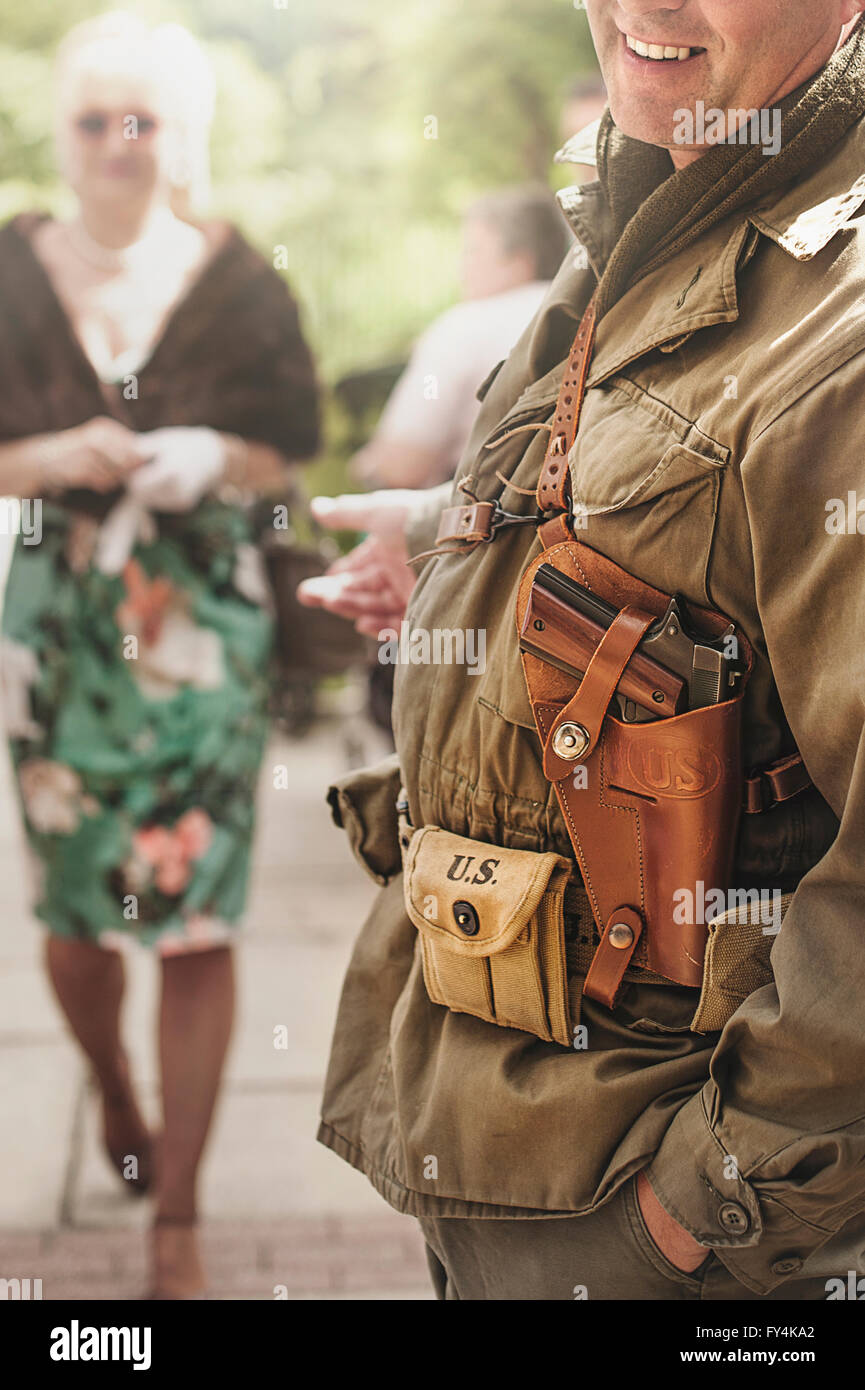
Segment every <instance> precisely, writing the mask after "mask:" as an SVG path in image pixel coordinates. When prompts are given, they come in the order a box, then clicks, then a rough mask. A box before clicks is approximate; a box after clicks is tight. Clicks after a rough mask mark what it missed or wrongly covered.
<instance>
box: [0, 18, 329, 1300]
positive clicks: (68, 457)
mask: <svg viewBox="0 0 865 1390" xmlns="http://www.w3.org/2000/svg"><path fill="white" fill-rule="evenodd" d="M57 92H58V111H57V146H58V153H59V161H60V168H61V171H62V173H63V175H64V177H65V179H66V181H67V182H68V184H69V186H70V187H71V190H72V192H73V193H74V195H75V199H76V202H77V211H76V212H75V214H74V215H73V216H72V217H71V218H69V219H68V220H55V219H53V218H51V217H48V216H45V215H42V214H39V213H24V214H21V215H19V216H17V217H15V218H14V219H13V220H12V221H11V222H10V223H8V224H7V225H6V226H5V227H3V228H2V230H0V373H2V379H3V382H4V389H3V393H2V399H0V494H6V495H10V494H13V495H17V496H20V497H22V498H40V499H42V500H43V511H42V539H41V543H40V544H38V545H25V544H24V543H23V539H24V538H23V537H22V538H20V539H19V543H18V545H17V547H16V551H15V554H14V557H13V561H12V567H11V571H10V575H9V582H8V587H7V595H6V608H5V614H4V621H3V667H4V684H5V686H6V689H7V692H8V691H9V689H10V686H11V687H14V689H13V692H12V698H10V699H8V702H7V708H8V711H9V726H8V734H9V737H10V740H11V750H12V759H13V765H14V768H15V772H16V776H17V784H18V788H19V791H20V796H21V803H22V809H23V814H24V823H25V828H26V832H27V838H28V843H29V846H30V848H31V850H32V858H33V862H34V866H35V868H36V871H37V872H36V877H37V895H36V904H35V910H36V913H37V915H38V917H39V918H41V920H42V922H43V923H44V924H45V926H46V927H47V929H48V931H47V964H48V970H49V974H50V978H51V980H52V983H53V986H54V989H55V992H56V994H57V998H58V1000H59V1002H60V1005H61V1007H62V1009H63V1011H64V1013H65V1015H66V1018H67V1019H68V1022H69V1025H70V1028H71V1030H72V1032H73V1034H74V1036H75V1038H76V1039H77V1041H78V1043H79V1044H80V1045H81V1047H82V1049H83V1050H84V1052H85V1053H86V1055H87V1057H88V1059H89V1061H90V1063H91V1064H92V1069H93V1072H94V1074H95V1077H96V1080H97V1082H98V1084H99V1087H100V1089H101V1100H102V1111H103V1123H104V1138H105V1144H106V1148H107V1151H108V1153H109V1155H110V1157H111V1159H112V1160H113V1162H114V1163H115V1165H116V1166H117V1168H118V1170H120V1171H121V1172H122V1173H123V1175H124V1176H125V1177H126V1179H127V1181H128V1182H129V1183H130V1185H131V1186H134V1187H136V1188H137V1189H138V1190H145V1189H148V1188H149V1189H150V1190H151V1191H152V1193H153V1195H154V1197H155V1215H154V1226H153V1239H152V1257H153V1265H152V1271H153V1277H152V1293H153V1295H154V1296H156V1297H161V1298H184V1297H201V1296H203V1293H204V1290H205V1276H204V1271H203V1269H202V1266H201V1261H200V1257H199V1252H198V1245H197V1240H196V1176H197V1172H198V1167H199V1161H200V1158H201V1155H202V1151H203V1148H204V1143H205V1138H206V1135H207V1132H208V1127H209V1124H210V1120H211V1116H212V1113H213V1108H214V1104H215V1101H216V1097H217V1092H218V1088H219V1083H220V1077H221V1074H222V1067H223V1061H224V1057H225V1053H226V1047H227V1044H228V1040H229V1035H230V1031H231V1024H232V1008H233V974H232V954H231V950H230V946H231V943H232V941H233V939H234V935H235V932H236V929H237V927H238V925H239V923H240V919H241V915H242V911H243V906H244V897H245V891H246V880H247V870H248V863H249V850H250V839H251V834H252V825H253V796H254V788H255V783H256V775H257V771H258V767H259V763H260V759H261V755H262V750H263V744H264V737H265V701H266V689H265V673H266V665H267V658H268V652H269V645H270V641H271V622H270V617H269V614H268V610H267V605H266V594H265V592H264V590H263V588H262V586H261V583H260V579H259V573H258V569H257V567H256V563H255V561H256V553H255V551H254V549H253V547H252V545H251V535H250V531H249V525H248V522H247V519H246V515H245V513H244V511H243V510H242V509H241V508H240V506H239V505H238V499H239V498H241V497H242V496H243V494H244V493H250V492H252V493H254V492H256V491H260V490H269V489H271V488H273V487H274V486H275V485H278V484H279V483H280V482H281V481H284V479H285V475H286V470H287V469H288V468H289V465H290V461H291V460H296V459H300V458H304V457H307V456H309V455H310V454H311V453H312V452H313V451H314V449H315V447H316V443H317V408H316V386H315V377H314V371H313V366H312V362H311V359H310V355H309V352H308V350H307V348H306V345H305V343H304V341H303V338H302V336H301V333H300V330H299V327H298V319H297V312H296V308H295V304H294V301H293V300H292V298H291V296H290V294H289V293H288V291H287V289H286V288H285V285H284V283H283V281H282V280H281V279H280V277H279V276H277V275H276V273H275V272H274V270H273V269H272V268H271V266H270V265H268V264H267V263H266V262H265V261H264V260H262V259H261V258H260V257H259V256H258V254H257V253H256V252H254V251H253V250H252V249H251V247H250V246H249V245H248V244H247V243H246V242H245V241H244V240H243V238H242V237H241V236H240V234H239V233H238V232H237V231H236V230H235V229H234V228H233V227H231V226H229V225H227V224H225V223H220V222H213V221H194V220H192V218H191V213H190V209H191V208H193V207H194V206H195V204H196V202H200V200H201V197H202V195H203V193H204V192H205V191H206V189H205V185H206V173H207V159H206V151H207V133H208V122H209V118H210V111H211V107H212V85H211V77H210V73H209V70H208V67H207V64H206V62H205V60H204V58H203V55H202V53H201V51H200V50H199V48H198V46H197V45H196V44H195V42H194V41H193V40H192V38H191V37H190V35H188V34H187V33H186V32H185V31H184V30H181V29H179V28H177V27H176V26H161V27H160V28H157V29H154V30H150V29H148V28H146V27H145V26H144V25H142V24H141V23H139V22H138V21H137V20H135V19H133V18H131V17H129V16H125V15H122V14H118V15H108V16H103V17H101V18H99V19H97V20H94V21H89V22H88V23H86V24H84V25H81V26H79V27H77V28H76V29H75V30H73V31H72V33H70V34H69V36H68V37H67V39H66V40H65V42H64V44H63V47H62V49H61V53H60V55H59V64H58V75H57ZM131 942H138V943H140V944H141V945H143V946H145V947H149V948H151V949H152V950H155V951H156V952H158V954H159V956H160V958H161V965H162V1001H161V1010H160V1019H159V1056H160V1064H161V1073H162V1105H163V1125H162V1131H161V1134H160V1136H159V1140H158V1142H155V1141H154V1140H152V1138H151V1136H150V1135H149V1134H148V1131H147V1128H146V1126H145V1123H144V1121H143V1119H142V1117H141V1113H140V1110H139V1107H138V1103H137V1101H136V1097H135V1092H134V1089H133V1084H132V1079H131V1077H130V1074H129V1068H128V1065H127V1061H126V1058H125V1055H124V1051H123V1047H122V1045H121V1039H120V1030H119V1014H120V1005H121V999H122V995H123V961H122V955H121V948H122V947H124V946H126V945H127V944H128V943H131Z"/></svg>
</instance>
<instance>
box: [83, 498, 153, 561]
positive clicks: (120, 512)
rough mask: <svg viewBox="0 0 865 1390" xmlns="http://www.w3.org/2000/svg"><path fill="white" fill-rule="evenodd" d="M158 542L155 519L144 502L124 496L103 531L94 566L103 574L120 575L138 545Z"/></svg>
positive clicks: (115, 506) (98, 543)
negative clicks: (140, 542)
mask: <svg viewBox="0 0 865 1390" xmlns="http://www.w3.org/2000/svg"><path fill="white" fill-rule="evenodd" d="M155 539H156V526H155V524H154V521H153V517H152V516H151V515H150V513H149V511H148V510H147V508H146V507H144V506H143V505H142V503H141V502H136V501H135V499H134V498H133V497H130V496H129V494H128V493H124V494H123V496H122V497H121V499H120V501H119V502H116V503H115V504H114V506H113V507H112V508H111V511H110V512H109V513H108V515H107V516H106V517H105V519H104V520H103V522H102V525H101V526H100V527H99V535H98V536H97V539H96V549H95V552H94V556H93V563H94V564H95V566H96V568H97V569H98V570H101V572H102V573H103V574H119V573H120V571H121V570H122V569H123V566H124V565H125V564H126V561H127V560H128V559H129V557H130V555H131V554H132V551H133V549H134V547H135V545H136V543H137V542H138V541H142V542H143V543H144V544H145V545H147V544H149V543H150V542H151V541H154V540H155Z"/></svg>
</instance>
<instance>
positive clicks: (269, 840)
mask: <svg viewBox="0 0 865 1390" xmlns="http://www.w3.org/2000/svg"><path fill="white" fill-rule="evenodd" d="M352 703H353V701H352V697H351V692H347V694H346V695H344V696H342V697H337V699H336V700H335V701H334V704H333V705H332V707H331V710H330V711H329V712H326V713H325V715H324V717H323V718H322V719H321V720H320V721H319V722H318V723H317V724H316V726H315V728H314V730H313V731H312V733H311V734H309V735H308V736H306V737H305V738H304V739H303V740H302V741H300V742H289V741H288V740H286V739H276V740H274V742H273V743H272V745H271V747H270V749H269V752H268V756H267V758H266V759H265V764H264V767H263V770H262V779H261V791H260V802H259V805H260V812H259V815H260V823H259V835H258V842H257V860H256V870H255V878H254V886H253V892H252V897H251V904H250V912H249V922H250V927H249V929H248V931H247V933H246V937H245V941H244V945H243V949H242V950H241V951H240V952H239V956H238V962H239V971H240V1008H239V1022H238V1027H237V1031H236V1034H235V1039H234V1043H233V1047H232V1052H231V1056H230V1059H229V1064H228V1070H227V1081H226V1086H225V1090H224V1093H223V1096H222V1101H221V1105H220V1110H219V1114H218V1117H217V1121H216V1125H215V1129H214V1133H213V1137H212V1139H211V1143H210V1149H209V1154H208V1157H207V1159H206V1163H205V1169H204V1176H203V1184H202V1211H203V1214H204V1217H205V1218H206V1227H205V1240H206V1249H207V1257H208V1266H209V1270H210V1278H211V1286H212V1292H213V1296H214V1297H217V1298H225V1299H231V1298H253V1299H258V1298H274V1297H278V1296H283V1297H284V1296H286V1295H287V1296H288V1297H289V1298H291V1299H298V1298H311V1299H339V1298H364V1299H367V1298H379V1299H389V1298H429V1297H431V1296H432V1295H431V1292H430V1287H429V1281H428V1277H427V1274H426V1266H425V1262H424V1258H423V1253H422V1243H421V1241H420V1237H419V1234H418V1231H417V1228H416V1225H415V1223H414V1222H413V1221H412V1220H410V1219H409V1218H407V1217H402V1216H399V1215H398V1214H397V1213H395V1212H393V1211H392V1210H391V1209H390V1208H389V1207H388V1206H387V1205H386V1204H385V1203H384V1202H382V1201H381V1199H380V1198H379V1197H378V1196H377V1195H376V1194H375V1193H374V1192H373V1190H372V1188H370V1187H369V1185H368V1184H367V1182H366V1181H365V1179H363V1178H362V1177H360V1175H359V1174H357V1173H355V1172H354V1171H353V1170H351V1169H350V1168H348V1167H347V1165H346V1164H344V1163H342V1162H341V1161H340V1160H339V1159H337V1158H335V1157H334V1156H333V1155H332V1154H331V1153H329V1152H328V1151H327V1150H325V1149H324V1148H322V1147H321V1145H319V1144H316V1142H315V1139H314V1134H315V1128H316V1122H317V1114H318V1104H319V1098H320V1094H321V1085H322V1078H323V1073H324V1067H325V1063H326V1058H327V1047H328V1041H329V1037H330V1031H331V1027H332V1023H333V1017H334V1013H335V1009H336V1004H337V999H338V995H339V989H340V984H341V980H342V975H343V971H344V968H345V964H346V961H347V958H348V954H349V951H350V948H351V943H352V941H353V938H354V936H355V934H356V932H357V929H358V927H359V925H360V923H361V921H362V920H363V917H364V915H365V913H366V910H367V907H368V904H369V903H370V902H371V900H372V898H373V896H374V894H375V885H374V884H372V883H371V881H370V880H369V879H368V878H366V877H365V876H364V874H363V873H362V871H361V870H360V869H359V868H357V867H356V865H355V863H354V861H353V859H352V858H351V856H350V854H349V852H348V847H347V842H346V840H345V837H344V834H343V832H342V831H339V830H337V829H336V827H335V826H333V824H332V823H331V820H330V813H329V810H328V808H327V806H326V804H325V802H324V799H323V794H324V791H325V789H326V787H327V783H328V780H329V779H330V778H331V777H332V776H336V775H340V774H341V773H342V772H344V771H345V770H346V768H347V765H348V764H347V748H348V747H351V748H352V749H353V750H354V754H355V755H356V754H357V752H358V751H359V752H360V754H361V757H362V760H363V761H365V762H373V761H375V760H377V759H378V758H379V757H380V756H383V755H384V754H385V753H386V752H387V751H388V750H387V746H386V745H385V744H384V742H383V740H382V738H381V735H379V734H377V733H376V732H375V731H374V730H373V731H371V730H369V729H368V728H367V727H366V726H365V725H364V724H363V722H362V721H360V720H358V718H357V717H356V716H355V715H353V714H352ZM346 712H347V714H348V718H349V722H350V725H351V728H352V730H353V736H352V737H351V738H350V739H349V740H348V742H347V740H346V734H345V728H346V726H345V715H346ZM282 763H284V764H286V765H287V766H288V767H289V769H290V771H291V777H290V782H291V786H290V789H289V790H275V789H274V787H273V767H274V765H275V764H282ZM0 876H2V883H3V892H2V913H0V1117H2V1122H0V1179H2V1180H0V1278H7V1279H11V1278H27V1277H30V1278H41V1279H42V1281H43V1282H42V1291H43V1298H45V1299H51V1298H68V1297H72V1298H82V1299H92V1298H115V1299H129V1298H138V1297H140V1296H141V1293H142V1291H143V1288H144V1280H145V1266H144V1240H145V1236H146V1230H145V1227H146V1222H147V1219H148V1204H147V1203H146V1202H142V1201H140V1200H139V1201H136V1200H135V1199H134V1198H129V1197H128V1196H127V1195H126V1193H125V1192H124V1190H123V1187H122V1183H121V1182H120V1180H119V1179H118V1178H117V1177H116V1176H115V1175H114V1173H113V1171H112V1170H111V1169H110V1168H109V1166H108V1164H107V1161H106V1160H105V1159H104V1158H103V1156H102V1153H101V1151H100V1147H99V1143H98V1135H97V1130H96V1111H95V1104H94V1099H93V1097H92V1096H91V1094H90V1093H89V1090H88V1085H87V1081H86V1076H85V1070H84V1067H83V1065H82V1063H81V1061H80V1060H79V1057H78V1055H77V1053H76V1052H75V1051H74V1050H73V1047H72V1046H71V1044H70V1043H69V1042H68V1041H67V1039H66V1037H65V1035H64V1032H63V1025H62V1023H61V1019H60V1016H59V1014H58V1011H57V1008H56V1006H55V1004H54V1001H53V999H52V998H51V996H50V994H49V992H48V988H47V985H46V983H45V980H44V977H43V973H42V970H41V967H40V963H39V949H40V931H39V928H38V927H37V926H35V925H34V924H33V921H32V919H31V917H30V915H29V913H28V909H27V888H26V880H25V861H24V856H23V851H22V842H21V833H20V829H19V826H18V822H17V809H16V806H15V803H14V798H13V793H12V789H11V786H10V778H9V770H8V765H7V762H6V757H5V745H3V746H2V757H0ZM128 974H129V990H128V997H127V1006H126V1023H125V1033H126V1037H127V1045H128V1047H129V1050H130V1053H131V1056H132V1058H133V1065H134V1068H135V1074H136V1076H137V1077H138V1079H139V1083H140V1086H141V1090H142V1094H143V1098H144V1101H145V1103H146V1105H147V1108H148V1110H149V1112H150V1114H151V1115H152V1116H153V1118H154V1119H155V1117H156V1113H157V1102H158V1092H157V1085H156V1082H157V1077H156V1070H155V1064H154V1055H153V1054H154V1044H153V1036H154V1010H155V1001H156V994H155V982H156V975H155V969H154V962H153V960H152V959H151V958H150V957H149V956H148V955H146V954H144V953H141V954H140V956H139V955H136V956H134V957H133V958H132V959H131V961H130V969H129V972H128ZM283 1024H284V1025H285V1027H286V1028H287V1030H288V1038H289V1045H288V1047H287V1048H286V1049H283V1050H278V1049H277V1048H275V1046H274V1029H275V1028H276V1027H277V1025H283ZM275 1291H276V1292H275Z"/></svg>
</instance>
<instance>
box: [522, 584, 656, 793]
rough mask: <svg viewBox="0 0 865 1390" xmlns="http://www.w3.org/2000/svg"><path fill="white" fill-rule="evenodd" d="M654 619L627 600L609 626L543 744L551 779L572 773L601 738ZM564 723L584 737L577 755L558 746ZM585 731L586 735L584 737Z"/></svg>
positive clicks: (545, 765) (548, 774)
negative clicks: (629, 666) (627, 670)
mask: <svg viewBox="0 0 865 1390" xmlns="http://www.w3.org/2000/svg"><path fill="white" fill-rule="evenodd" d="M654 621H655V618H654V615H653V614H652V613H647V612H645V610H644V609H642V608H637V607H635V606H634V605H633V604H627V605H626V606H625V607H624V608H622V609H621V610H620V611H619V612H618V613H617V614H616V616H615V618H614V619H613V621H612V622H611V624H610V626H609V627H608V628H607V630H606V632H605V633H604V635H603V637H602V638H601V640H600V642H599V643H598V645H597V647H596V648H595V651H594V654H593V655H592V659H591V661H590V662H589V664H588V666H587V667H586V672H585V675H584V676H583V679H582V680H581V681H580V685H579V689H578V690H577V693H576V694H575V695H574V696H573V698H572V699H571V700H569V701H568V703H567V704H566V705H565V707H564V709H563V710H562V711H561V712H560V714H559V715H558V717H557V719H556V722H555V723H554V724H553V726H552V728H551V729H550V735H549V738H548V739H547V742H546V747H545V748H544V774H545V776H547V777H548V778H549V779H550V781H551V782H557V781H558V780H559V778H561V777H566V776H568V775H570V774H571V773H572V772H573V770H574V763H575V761H578V760H579V761H582V760H584V759H586V758H588V757H590V756H591V754H592V753H593V752H594V748H595V744H596V743H597V741H598V739H599V738H600V734H601V726H602V724H603V722H604V716H605V715H606V713H607V708H608V706H609V703H610V701H611V700H612V698H613V695H614V693H615V689H616V686H617V685H618V684H619V681H620V680H621V679H622V672H623V671H624V669H625V667H626V666H627V664H628V662H629V661H630V659H631V656H632V655H633V652H634V649H635V647H636V646H637V645H638V644H639V642H640V641H641V639H642V637H643V634H644V633H645V632H646V630H647V629H648V628H649V627H651V625H652V623H653V622H654ZM563 724H573V725H576V726H577V728H578V730H579V731H580V739H581V740H582V741H581V743H580V745H579V747H578V752H577V755H576V756H575V757H574V758H564V757H561V756H560V755H559V754H558V753H557V752H556V750H555V747H554V744H555V740H556V734H557V733H558V731H559V730H560V729H561V728H562V725H563ZM582 735H585V738H584V739H583V738H582Z"/></svg>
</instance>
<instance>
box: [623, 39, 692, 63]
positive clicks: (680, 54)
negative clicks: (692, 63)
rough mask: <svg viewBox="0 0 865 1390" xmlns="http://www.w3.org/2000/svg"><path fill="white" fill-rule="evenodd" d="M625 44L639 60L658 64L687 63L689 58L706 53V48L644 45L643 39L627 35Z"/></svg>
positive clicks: (657, 44)
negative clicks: (648, 60) (645, 59)
mask: <svg viewBox="0 0 865 1390" xmlns="http://www.w3.org/2000/svg"><path fill="white" fill-rule="evenodd" d="M625 43H626V44H627V45H628V48H630V50H631V52H632V53H636V55H637V57H638V58H648V59H650V61H652V62H656V63H670V62H678V63H684V62H687V60H688V59H689V58H695V57H696V56H697V54H699V53H705V52H706V50H705V48H680V47H678V46H675V45H673V44H661V43H643V41H642V39H635V38H633V37H632V36H631V35H630V34H625Z"/></svg>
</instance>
